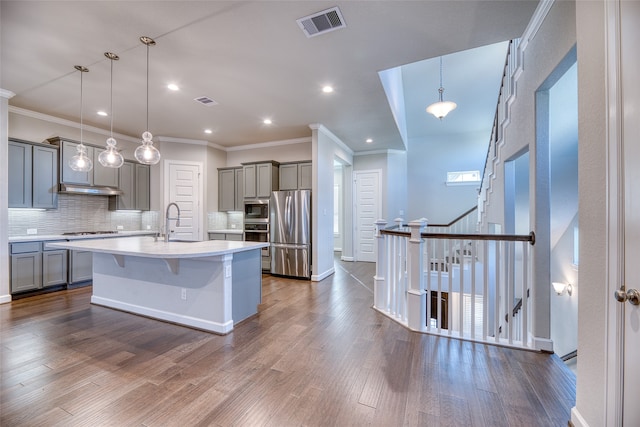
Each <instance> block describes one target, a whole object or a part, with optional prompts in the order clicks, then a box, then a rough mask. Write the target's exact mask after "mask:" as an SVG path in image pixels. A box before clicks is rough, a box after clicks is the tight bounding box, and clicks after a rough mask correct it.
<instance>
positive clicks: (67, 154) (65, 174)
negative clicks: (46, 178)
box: [58, 140, 93, 185]
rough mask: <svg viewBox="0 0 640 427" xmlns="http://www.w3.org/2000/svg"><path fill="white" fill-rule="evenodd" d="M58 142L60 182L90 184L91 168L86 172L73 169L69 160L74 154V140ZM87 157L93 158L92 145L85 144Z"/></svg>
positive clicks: (91, 179)
mask: <svg viewBox="0 0 640 427" xmlns="http://www.w3.org/2000/svg"><path fill="white" fill-rule="evenodd" d="M58 142H59V144H60V182H63V183H65V184H80V185H92V183H93V169H92V170H90V171H88V172H79V171H74V170H73V169H71V166H69V160H71V158H72V157H73V156H75V155H76V153H77V150H76V147H77V146H78V145H79V144H78V143H76V142H72V141H65V140H59V141H58ZM87 157H89V158H91V159H93V147H90V146H87Z"/></svg>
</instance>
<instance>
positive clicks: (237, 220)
mask: <svg viewBox="0 0 640 427" xmlns="http://www.w3.org/2000/svg"><path fill="white" fill-rule="evenodd" d="M243 215H244V214H243V213H242V212H209V214H208V217H209V218H208V219H209V230H230V229H233V228H235V229H237V230H242V227H243V221H244V217H243Z"/></svg>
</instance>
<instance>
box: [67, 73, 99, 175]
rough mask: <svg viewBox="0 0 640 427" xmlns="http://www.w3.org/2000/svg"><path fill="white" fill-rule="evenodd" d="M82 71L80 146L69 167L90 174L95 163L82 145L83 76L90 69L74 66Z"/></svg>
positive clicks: (70, 160)
mask: <svg viewBox="0 0 640 427" xmlns="http://www.w3.org/2000/svg"><path fill="white" fill-rule="evenodd" d="M73 68H75V69H76V70H78V71H80V144H78V146H77V147H76V155H75V156H73V157H72V158H71V159H69V167H70V168H71V169H73V170H74V171H78V172H89V171H90V170H91V169H92V168H93V161H91V159H90V158H89V157H88V156H87V147H85V145H84V144H83V143H82V75H83V74H84V73H88V72H89V69H88V68H87V67H83V66H82V65H74V67H73Z"/></svg>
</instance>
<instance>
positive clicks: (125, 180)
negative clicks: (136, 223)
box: [116, 162, 136, 210]
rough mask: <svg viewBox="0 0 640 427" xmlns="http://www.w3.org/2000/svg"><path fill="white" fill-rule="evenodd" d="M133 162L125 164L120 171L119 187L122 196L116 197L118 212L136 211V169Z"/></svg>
mask: <svg viewBox="0 0 640 427" xmlns="http://www.w3.org/2000/svg"><path fill="white" fill-rule="evenodd" d="M134 166H135V165H134V164H133V163H131V162H124V163H123V164H122V166H121V167H120V170H119V171H118V187H119V188H120V190H122V195H120V196H117V197H116V201H117V208H116V209H118V210H127V209H129V210H130V209H135V208H136V204H135V191H136V190H135V169H134Z"/></svg>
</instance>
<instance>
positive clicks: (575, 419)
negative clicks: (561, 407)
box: [571, 406, 589, 427]
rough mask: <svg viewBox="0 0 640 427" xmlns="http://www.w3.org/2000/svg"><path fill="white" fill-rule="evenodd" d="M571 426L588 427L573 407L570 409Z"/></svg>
mask: <svg viewBox="0 0 640 427" xmlns="http://www.w3.org/2000/svg"><path fill="white" fill-rule="evenodd" d="M571 424H573V426H574V427H589V424H587V422H586V421H585V419H584V418H582V415H580V412H578V409H577V408H576V407H575V406H574V407H573V408H571Z"/></svg>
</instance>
